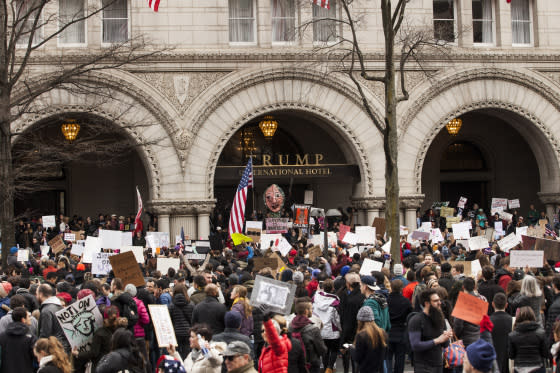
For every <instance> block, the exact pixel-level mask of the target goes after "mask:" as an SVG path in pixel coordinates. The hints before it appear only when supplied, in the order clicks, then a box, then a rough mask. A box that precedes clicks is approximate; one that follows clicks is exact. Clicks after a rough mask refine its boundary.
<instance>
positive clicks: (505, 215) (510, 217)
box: [500, 211, 513, 221]
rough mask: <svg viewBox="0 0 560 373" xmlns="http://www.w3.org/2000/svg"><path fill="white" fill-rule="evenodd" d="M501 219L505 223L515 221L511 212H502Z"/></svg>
mask: <svg viewBox="0 0 560 373" xmlns="http://www.w3.org/2000/svg"><path fill="white" fill-rule="evenodd" d="M500 218H502V219H504V220H505V221H512V220H513V214H510V213H509V212H505V211H502V212H500Z"/></svg>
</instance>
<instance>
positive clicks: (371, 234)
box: [355, 226, 376, 244]
mask: <svg viewBox="0 0 560 373" xmlns="http://www.w3.org/2000/svg"><path fill="white" fill-rule="evenodd" d="M355 231H356V236H357V241H358V242H359V243H364V244H375V241H376V237H375V227H368V226H357V227H356V229H355Z"/></svg>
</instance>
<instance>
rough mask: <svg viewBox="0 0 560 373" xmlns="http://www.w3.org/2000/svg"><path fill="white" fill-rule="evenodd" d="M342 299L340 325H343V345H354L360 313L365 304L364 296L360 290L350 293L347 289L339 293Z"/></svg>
mask: <svg viewBox="0 0 560 373" xmlns="http://www.w3.org/2000/svg"><path fill="white" fill-rule="evenodd" d="M338 297H339V299H340V308H339V311H340V323H341V324H342V336H341V337H342V338H341V343H352V342H353V341H354V336H355V335H356V329H357V328H358V320H357V319H356V317H357V316H358V311H359V309H360V308H361V307H362V304H363V303H364V295H363V294H362V293H361V292H360V288H359V287H358V288H356V289H354V290H352V291H351V292H348V290H347V289H346V287H344V288H342V289H341V290H340V291H339V292H338Z"/></svg>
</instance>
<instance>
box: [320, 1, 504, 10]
mask: <svg viewBox="0 0 560 373" xmlns="http://www.w3.org/2000/svg"><path fill="white" fill-rule="evenodd" d="M508 1H510V0H508ZM311 2H312V3H313V4H315V5H318V6H320V7H321V8H325V9H330V8H331V5H330V3H329V0H311Z"/></svg>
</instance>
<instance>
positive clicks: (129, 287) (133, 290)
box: [124, 284, 136, 297]
mask: <svg viewBox="0 0 560 373" xmlns="http://www.w3.org/2000/svg"><path fill="white" fill-rule="evenodd" d="M124 291H125V293H128V294H130V295H131V296H133V297H135V296H136V286H134V285H132V284H128V285H126V286H125V287H124Z"/></svg>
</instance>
